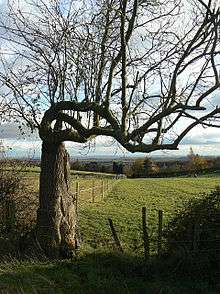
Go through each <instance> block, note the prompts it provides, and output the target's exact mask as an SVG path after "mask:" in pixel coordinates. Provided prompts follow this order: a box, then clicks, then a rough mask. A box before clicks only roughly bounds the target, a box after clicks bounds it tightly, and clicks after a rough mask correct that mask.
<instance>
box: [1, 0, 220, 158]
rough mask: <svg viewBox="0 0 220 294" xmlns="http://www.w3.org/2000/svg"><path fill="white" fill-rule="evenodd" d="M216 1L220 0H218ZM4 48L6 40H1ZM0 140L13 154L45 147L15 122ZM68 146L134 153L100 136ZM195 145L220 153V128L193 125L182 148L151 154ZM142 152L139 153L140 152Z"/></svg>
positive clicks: (84, 152) (90, 152)
mask: <svg viewBox="0 0 220 294" xmlns="http://www.w3.org/2000/svg"><path fill="white" fill-rule="evenodd" d="M6 2H7V1H6V0H0V9H3V6H4V5H5V3H6ZM216 3H219V1H217V2H216ZM0 45H1V49H2V48H4V46H3V45H4V44H0ZM213 98H214V101H213V103H214V104H215V105H218V104H220V102H219V101H220V99H219V98H220V94H216V95H215V97H213ZM0 140H1V141H2V142H3V144H4V146H5V147H6V149H8V150H9V151H8V155H9V156H13V157H27V158H31V157H39V156H40V150H41V142H40V140H39V138H38V135H37V133H36V134H34V135H30V134H28V133H26V134H25V136H21V134H20V133H19V131H18V128H17V127H16V125H14V124H3V125H0ZM66 145H67V147H68V150H69V152H70V154H71V156H73V157H78V156H106V155H107V156H109V155H118V156H123V155H124V156H134V155H133V154H130V153H128V152H127V151H125V150H124V149H122V148H121V147H120V146H118V145H117V144H116V143H115V142H112V140H110V139H108V138H105V137H99V138H97V140H96V143H95V144H93V143H92V144H91V145H90V146H82V145H80V144H77V143H66ZM190 147H192V148H193V150H194V152H195V153H198V154H200V155H215V156H220V129H218V128H203V127H197V128H195V129H193V130H192V131H191V132H190V133H189V134H188V135H187V136H186V137H185V138H184V140H183V141H182V143H181V144H180V146H179V150H178V151H163V152H162V151H158V152H153V153H152V154H151V156H158V155H159V156H163V155H164V156H183V155H187V154H188V153H189V148H190ZM140 155H141V154H136V156H140Z"/></svg>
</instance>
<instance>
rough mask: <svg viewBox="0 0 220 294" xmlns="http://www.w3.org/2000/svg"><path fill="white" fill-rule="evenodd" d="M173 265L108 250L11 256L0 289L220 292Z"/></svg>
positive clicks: (95, 293)
mask: <svg viewBox="0 0 220 294" xmlns="http://www.w3.org/2000/svg"><path fill="white" fill-rule="evenodd" d="M176 266H177V263H175V262H174V261H172V262H170V261H169V262H168V261H167V260H163V261H161V260H160V261H158V260H152V261H151V262H148V263H144V262H143V259H141V258H137V257H133V256H130V255H126V254H115V253H110V252H98V253H91V254H85V255H83V256H79V257H76V258H74V259H73V260H64V261H53V262H51V261H44V262H40V261H36V260H29V261H22V262H19V261H18V260H13V259H12V260H10V261H5V262H4V263H1V264H0V293H2V294H3V293H4V294H6V293H8V294H11V293H12V294H14V293H15V294H17V293H19V294H20V293H27V294H29V293H30V294H31V293H33V294H36V293H42V294H43V293H45V294H46V293H55V294H58V293H60V294H61V293H71V294H72V293H74V294H78V293H80V294H81V293H82V294H87V293H88V294H99V293H100V294H101V293H105V294H108V293H111V294H118V293H119V294H124V293H134V294H136V293H137V294H138V293H140V294H141V293H143V294H148V293H149V294H154V293H155V294H156V293H158V294H168V293H169V294H172V293H174V294H175V293H176V294H183V293H184V294H186V293H187V294H188V293H189V294H191V293H192V294H196V293H198V294H199V293H201V294H202V293H204V294H205V293H212V294H215V293H216V294H217V293H220V284H218V283H214V284H213V285H211V284H210V281H209V280H204V279H198V280H197V281H195V279H194V277H190V275H185V276H184V275H183V276H180V275H177V274H176V273H175V269H176Z"/></svg>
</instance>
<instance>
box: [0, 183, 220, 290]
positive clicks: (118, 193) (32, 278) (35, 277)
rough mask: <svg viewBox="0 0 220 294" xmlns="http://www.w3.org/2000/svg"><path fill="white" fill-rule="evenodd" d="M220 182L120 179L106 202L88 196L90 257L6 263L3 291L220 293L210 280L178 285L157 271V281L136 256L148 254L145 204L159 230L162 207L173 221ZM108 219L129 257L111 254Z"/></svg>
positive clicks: (83, 205)
mask: <svg viewBox="0 0 220 294" xmlns="http://www.w3.org/2000/svg"><path fill="white" fill-rule="evenodd" d="M98 183H100V181H99V182H98V181H97V182H96V184H98ZM219 183H220V178H218V177H216V178H215V177H212V178H196V179H194V178H173V179H171V178H169V179H141V180H120V181H119V182H117V183H116V185H115V186H114V188H113V190H112V192H111V193H110V194H109V195H108V197H105V199H104V200H101V198H100V196H97V198H96V202H95V203H91V194H90V193H88V192H87V193H84V194H82V195H81V199H80V215H79V216H80V225H81V230H82V237H83V239H84V247H85V249H84V250H85V251H86V253H85V252H84V251H83V252H82V253H81V256H79V257H78V258H77V259H76V260H74V261H72V262H53V263H52V262H45V263H30V262H28V263H21V264H20V263H17V262H15V263H14V262H9V263H5V264H0V293H28V294H29V293H76V294H78V293H85V294H86V293H95V294H96V293H116V294H117V293H122V294H123V293H143V294H144V293H146V294H147V293H150V294H154V293H155V294H156V293H163V294H165V293H167V294H168V293H170V294H171V293H176V294H182V293H189V294H191V293H192V294H193V293H201V294H202V293H204V294H205V293H209V294H215V293H216V294H217V293H220V285H218V286H215V289H212V290H211V289H210V288H209V287H208V285H207V283H205V282H204V283H203V282H199V283H193V281H189V280H187V282H186V281H183V280H180V281H178V280H175V279H174V278H173V277H172V274H170V276H169V277H168V278H167V277H165V278H163V277H161V276H160V274H159V275H158V276H157V274H155V273H154V274H152V277H151V276H149V272H148V271H145V270H143V267H142V266H141V265H140V261H139V260H138V259H135V258H134V257H133V256H134V253H135V255H137V256H141V253H142V252H141V250H139V249H137V250H136V251H135V247H138V246H137V245H140V244H141V235H140V210H141V207H142V206H146V207H147V209H148V211H149V227H150V229H151V231H155V230H156V215H157V209H163V211H164V212H165V218H166V219H168V218H169V217H170V215H171V214H172V213H173V212H174V211H175V210H177V209H180V208H181V206H182V205H184V202H185V201H186V200H188V199H189V198H191V197H202V196H201V195H200V196H199V195H198V193H202V192H207V191H209V190H210V189H212V188H214V187H215V186H216V185H218V184H219ZM32 186H33V189H34V190H35V191H36V190H37V179H36V178H33V179H32ZM74 186H75V185H74V184H73V187H74ZM88 186H91V180H84V181H81V187H83V188H86V187H88ZM108 217H112V219H113V221H114V223H115V225H116V228H117V230H118V232H119V236H120V239H121V240H122V244H123V247H124V248H125V250H126V253H127V255H123V256H112V255H109V254H108V253H107V252H108V251H107V249H106V245H108V246H109V247H110V248H112V247H111V237H110V234H109V228H108V224H107V218H108ZM88 244H89V245H90V246H88ZM102 245H104V247H103V248H101V249H100V247H101V246H102ZM96 246H97V247H99V250H101V254H100V255H99V254H98V253H96V254H94V251H93V249H92V247H96ZM88 252H90V253H91V254H88ZM139 258H140V257H139ZM150 272H151V271H150ZM149 277H150V279H149Z"/></svg>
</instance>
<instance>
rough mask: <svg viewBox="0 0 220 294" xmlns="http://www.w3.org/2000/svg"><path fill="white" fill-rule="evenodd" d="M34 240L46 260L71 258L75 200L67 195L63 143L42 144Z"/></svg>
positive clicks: (67, 172)
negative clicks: (35, 238) (42, 251)
mask: <svg viewBox="0 0 220 294" xmlns="http://www.w3.org/2000/svg"><path fill="white" fill-rule="evenodd" d="M37 240H38V242H39V244H40V246H41V248H42V249H43V250H44V252H45V254H46V255H47V256H48V257H49V258H70V257H71V256H72V255H73V254H74V252H75V250H76V249H77V246H78V227H77V213H76V198H75V196H73V195H72V194H71V193H70V168H69V155H68V153H67V151H66V149H65V145H64V144H63V143H59V144H52V143H48V142H43V144H42V157H41V174H40V205H39V209H38V213H37Z"/></svg>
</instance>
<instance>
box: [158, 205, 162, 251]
mask: <svg viewBox="0 0 220 294" xmlns="http://www.w3.org/2000/svg"><path fill="white" fill-rule="evenodd" d="M162 233H163V211H162V210H159V211H158V240H157V254H158V256H161V251H162Z"/></svg>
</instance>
